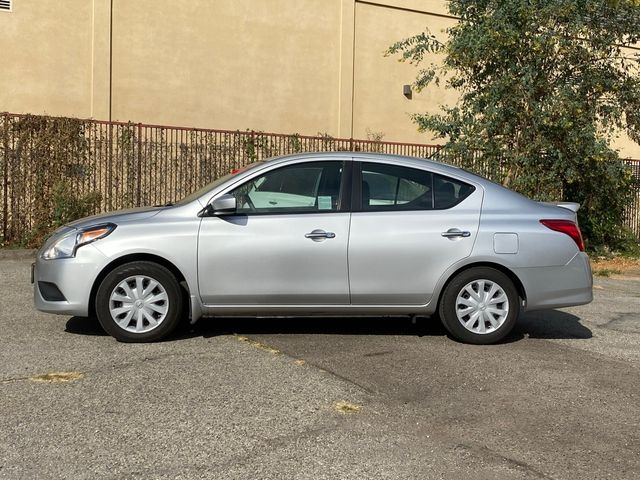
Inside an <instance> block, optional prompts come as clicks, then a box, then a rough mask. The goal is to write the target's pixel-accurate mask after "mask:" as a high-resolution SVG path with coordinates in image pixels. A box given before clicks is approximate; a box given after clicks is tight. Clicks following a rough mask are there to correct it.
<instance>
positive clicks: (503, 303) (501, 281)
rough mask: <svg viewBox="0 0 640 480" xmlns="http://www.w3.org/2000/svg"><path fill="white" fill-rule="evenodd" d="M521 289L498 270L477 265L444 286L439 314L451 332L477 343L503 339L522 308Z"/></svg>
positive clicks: (466, 341)
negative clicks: (519, 291)
mask: <svg viewBox="0 0 640 480" xmlns="http://www.w3.org/2000/svg"><path fill="white" fill-rule="evenodd" d="M518 300H519V296H518V292H517V290H516V288H515V286H514V284H513V282H512V281H511V279H510V278H509V277H508V276H507V275H505V274H504V273H502V272H501V271H499V270H496V269H494V268H489V267H474V268H470V269H469V270H465V271H463V272H461V273H459V274H458V275H456V276H455V277H454V278H453V279H452V280H451V282H449V284H448V285H447V287H446V288H445V290H444V292H443V295H442V298H441V301H440V308H439V314H440V319H441V320H442V323H443V324H444V326H445V328H446V329H447V330H448V331H449V333H450V334H451V335H452V336H453V337H454V338H456V339H457V340H460V341H462V342H465V343H473V344H477V345H484V344H491V343H496V342H499V341H500V340H502V339H503V338H504V337H505V336H506V335H507V334H508V333H509V332H510V331H511V329H512V328H513V326H514V325H515V323H516V321H517V319H518V315H519V312H520V305H519V301H518Z"/></svg>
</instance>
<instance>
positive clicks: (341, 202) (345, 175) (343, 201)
mask: <svg viewBox="0 0 640 480" xmlns="http://www.w3.org/2000/svg"><path fill="white" fill-rule="evenodd" d="M320 162H322V163H326V162H336V163H341V164H342V175H341V178H340V189H339V192H338V208H337V209H336V210H315V211H299V212H296V211H291V210H289V211H286V209H285V208H283V209H282V210H284V211H282V212H273V211H272V212H238V213H234V214H232V215H225V217H264V216H273V215H327V214H330V213H334V214H335V213H348V212H349V211H350V209H349V207H350V203H351V192H350V189H348V188H346V187H347V185H348V184H349V183H351V178H352V169H353V162H352V161H351V160H347V159H344V158H337V159H322V158H317V159H316V158H314V159H304V161H300V162H291V163H285V164H284V165H280V164H279V165H277V166H274V168H270V169H268V170H266V171H262V170H261V171H259V172H256V174H255V175H252V176H251V177H249V178H246V179H243V181H241V182H237V183H235V184H233V185H231V186H229V188H225V189H224V190H223V191H221V192H220V193H219V194H217V195H215V196H214V197H213V198H215V197H218V196H220V195H224V194H226V193H230V192H231V191H232V190H235V189H236V188H240V187H241V186H243V185H244V184H246V183H247V182H251V181H253V180H255V179H256V178H257V177H260V176H262V175H266V174H268V173H270V172H275V171H276V170H279V169H281V168H287V167H291V166H293V165H302V164H305V163H320ZM213 198H212V199H211V200H213ZM214 216H216V215H214Z"/></svg>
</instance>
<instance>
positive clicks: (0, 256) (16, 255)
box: [0, 248, 37, 260]
mask: <svg viewBox="0 0 640 480" xmlns="http://www.w3.org/2000/svg"><path fill="white" fill-rule="evenodd" d="M36 252H37V250H36V249H25V248H16V249H13V248H11V249H4V248H0V260H24V259H33V260H35V258H36Z"/></svg>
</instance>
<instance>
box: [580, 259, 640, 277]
mask: <svg viewBox="0 0 640 480" xmlns="http://www.w3.org/2000/svg"><path fill="white" fill-rule="evenodd" d="M591 269H592V270H593V274H594V275H596V276H600V277H610V276H612V275H624V276H634V277H635V276H640V258H627V257H613V258H594V259H591Z"/></svg>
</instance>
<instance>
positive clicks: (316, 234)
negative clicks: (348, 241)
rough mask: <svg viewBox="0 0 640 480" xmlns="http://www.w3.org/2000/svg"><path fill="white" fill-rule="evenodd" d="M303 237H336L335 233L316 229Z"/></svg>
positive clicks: (313, 238)
mask: <svg viewBox="0 0 640 480" xmlns="http://www.w3.org/2000/svg"><path fill="white" fill-rule="evenodd" d="M305 238H310V239H311V240H322V239H323V238H336V234H335V233H333V232H325V231H324V230H320V229H316V230H314V231H313V232H310V233H307V234H305Z"/></svg>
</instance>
